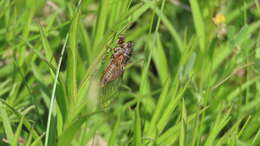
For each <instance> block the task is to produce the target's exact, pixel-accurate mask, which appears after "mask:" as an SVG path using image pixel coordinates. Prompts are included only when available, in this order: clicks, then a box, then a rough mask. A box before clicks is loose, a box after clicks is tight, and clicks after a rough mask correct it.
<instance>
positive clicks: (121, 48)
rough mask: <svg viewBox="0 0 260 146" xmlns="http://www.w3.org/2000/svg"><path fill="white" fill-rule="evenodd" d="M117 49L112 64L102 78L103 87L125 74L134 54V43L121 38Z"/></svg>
mask: <svg viewBox="0 0 260 146" xmlns="http://www.w3.org/2000/svg"><path fill="white" fill-rule="evenodd" d="M117 45H118V46H117V47H116V48H114V49H113V50H114V54H113V55H112V60H111V62H110V64H109V65H108V66H107V68H106V69H105V72H104V74H103V76H102V78H101V87H105V86H106V85H107V84H108V83H109V82H110V81H113V80H116V79H118V78H119V77H120V76H122V75H123V73H124V68H125V66H126V64H127V62H128V61H129V59H130V57H131V55H132V52H133V42H132V41H129V42H125V38H124V37H119V38H118V40H117Z"/></svg>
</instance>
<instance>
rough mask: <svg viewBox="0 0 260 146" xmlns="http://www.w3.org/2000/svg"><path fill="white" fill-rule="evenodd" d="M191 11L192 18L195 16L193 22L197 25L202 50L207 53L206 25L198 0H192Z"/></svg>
mask: <svg viewBox="0 0 260 146" xmlns="http://www.w3.org/2000/svg"><path fill="white" fill-rule="evenodd" d="M190 5H191V10H192V16H193V22H194V25H195V30H196V33H197V35H198V37H199V43H200V50H201V51H202V52H204V51H205V49H206V48H205V43H206V37H205V30H204V29H205V25H204V20H203V17H202V14H201V11H200V10H201V9H200V7H199V3H198V0H190Z"/></svg>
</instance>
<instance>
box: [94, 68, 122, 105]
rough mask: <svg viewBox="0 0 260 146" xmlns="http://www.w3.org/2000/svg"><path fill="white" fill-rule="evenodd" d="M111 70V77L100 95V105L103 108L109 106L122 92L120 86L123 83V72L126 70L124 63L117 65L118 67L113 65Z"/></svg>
mask: <svg viewBox="0 0 260 146" xmlns="http://www.w3.org/2000/svg"><path fill="white" fill-rule="evenodd" d="M110 71H111V72H110V76H109V79H108V80H107V82H106V84H105V86H103V87H102V88H101V94H100V97H99V105H100V106H101V107H102V108H109V107H110V105H111V103H112V101H114V100H115V99H116V98H117V97H118V96H119V94H120V90H119V87H120V85H121V83H122V74H123V72H124V68H123V65H116V67H113V69H111V70H110ZM104 76H105V75H104ZM102 80H103V79H102Z"/></svg>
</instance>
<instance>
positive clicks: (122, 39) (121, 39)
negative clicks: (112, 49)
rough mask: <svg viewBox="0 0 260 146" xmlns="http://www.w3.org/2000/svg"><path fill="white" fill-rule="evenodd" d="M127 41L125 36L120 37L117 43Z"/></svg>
mask: <svg viewBox="0 0 260 146" xmlns="http://www.w3.org/2000/svg"><path fill="white" fill-rule="evenodd" d="M124 42H125V38H124V37H123V36H120V37H118V40H117V44H123V43H124Z"/></svg>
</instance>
